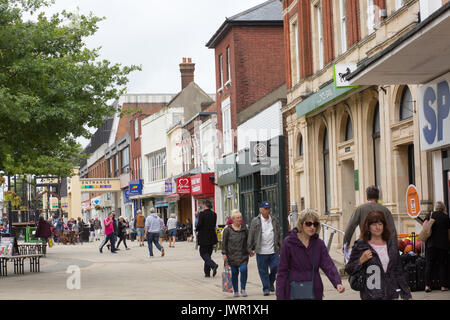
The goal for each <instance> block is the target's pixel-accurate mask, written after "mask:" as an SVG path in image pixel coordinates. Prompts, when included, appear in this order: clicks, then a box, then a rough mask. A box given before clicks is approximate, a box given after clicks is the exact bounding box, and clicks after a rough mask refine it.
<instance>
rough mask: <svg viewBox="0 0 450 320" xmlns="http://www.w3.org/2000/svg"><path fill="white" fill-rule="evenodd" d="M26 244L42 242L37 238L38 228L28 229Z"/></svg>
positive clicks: (26, 231) (26, 230)
mask: <svg viewBox="0 0 450 320" xmlns="http://www.w3.org/2000/svg"><path fill="white" fill-rule="evenodd" d="M25 242H40V241H39V239H38V238H36V227H26V229H25Z"/></svg>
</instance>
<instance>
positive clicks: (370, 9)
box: [367, 0, 375, 34]
mask: <svg viewBox="0 0 450 320" xmlns="http://www.w3.org/2000/svg"><path fill="white" fill-rule="evenodd" d="M374 10H375V6H374V3H373V0H367V28H368V30H369V34H371V33H372V32H374V31H375V12H374Z"/></svg>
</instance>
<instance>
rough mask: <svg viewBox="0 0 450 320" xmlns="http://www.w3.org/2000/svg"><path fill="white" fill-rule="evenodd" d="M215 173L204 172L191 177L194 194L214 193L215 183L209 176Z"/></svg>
mask: <svg viewBox="0 0 450 320" xmlns="http://www.w3.org/2000/svg"><path fill="white" fill-rule="evenodd" d="M211 176H214V173H202V174H197V175H195V176H192V177H191V190H192V194H193V195H201V194H214V185H213V184H212V183H211V181H210V180H209V177H211Z"/></svg>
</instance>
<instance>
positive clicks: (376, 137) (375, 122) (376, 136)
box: [372, 103, 381, 187]
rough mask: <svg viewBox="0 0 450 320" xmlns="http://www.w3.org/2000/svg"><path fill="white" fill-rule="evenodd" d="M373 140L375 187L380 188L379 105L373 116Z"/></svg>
mask: <svg viewBox="0 0 450 320" xmlns="http://www.w3.org/2000/svg"><path fill="white" fill-rule="evenodd" d="M372 140H373V161H374V171H375V172H374V173H375V185H377V186H378V187H379V186H380V183H381V179H380V177H381V158H380V151H381V150H380V148H381V146H380V144H381V143H380V141H381V139H380V112H379V104H378V103H377V104H376V106H375V111H374V115H373V130H372Z"/></svg>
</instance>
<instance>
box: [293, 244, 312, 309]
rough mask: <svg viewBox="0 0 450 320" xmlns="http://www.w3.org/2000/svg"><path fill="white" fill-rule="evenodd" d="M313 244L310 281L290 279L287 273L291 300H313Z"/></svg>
mask: <svg viewBox="0 0 450 320" xmlns="http://www.w3.org/2000/svg"><path fill="white" fill-rule="evenodd" d="M315 247H316V246H314V255H313V269H312V280H311V281H292V280H291V275H290V273H289V283H290V289H291V295H290V298H291V300H315V295H314V269H315V268H314V266H315V262H316V250H315Z"/></svg>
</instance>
